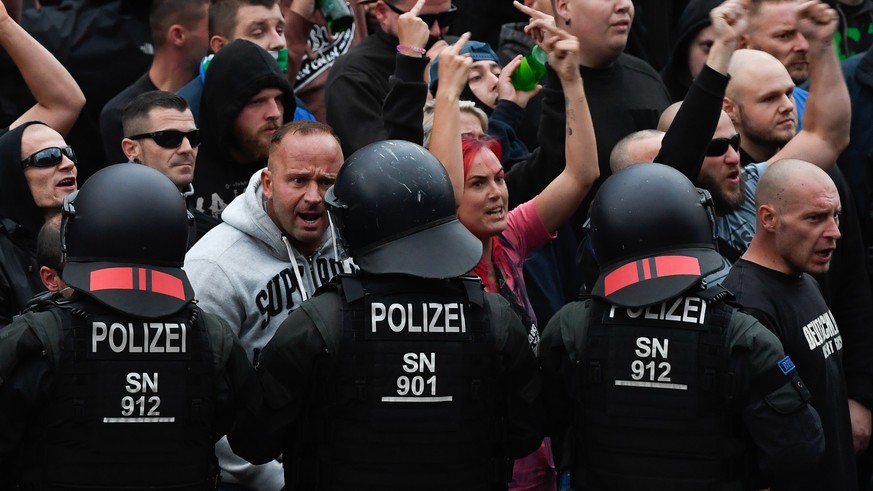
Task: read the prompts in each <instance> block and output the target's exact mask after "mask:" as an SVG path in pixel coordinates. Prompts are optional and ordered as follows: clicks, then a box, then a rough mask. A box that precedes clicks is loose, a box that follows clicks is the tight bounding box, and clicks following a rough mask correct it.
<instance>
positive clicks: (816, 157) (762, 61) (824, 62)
mask: <svg viewBox="0 0 873 491" xmlns="http://www.w3.org/2000/svg"><path fill="white" fill-rule="evenodd" d="M829 53H830V55H831V56H829V57H828V56H822V57H820V58H814V59H813V63H810V83H811V85H810V87H811V89H810V97H809V100H808V101H807V105H806V109H805V111H806V112H805V115H804V122H803V129H802V130H801V131H800V132H799V133H798V132H797V110H796V107H795V104H794V99H793V98H792V94H793V93H794V82H793V81H792V80H791V76H790V75H789V74H788V71H787V70H786V69H785V67H784V66H783V65H782V63H780V62H779V60H777V59H776V58H774V57H773V56H772V55H770V54H768V53H765V52H763V51H758V50H751V49H741V50H737V51H736V52H735V53H734V56H733V58H732V59H731V63H730V66H729V68H728V73H729V74H730V76H731V80H730V82H729V83H728V85H727V89H726V92H725V97H724V102H723V109H724V111H725V112H726V113H727V114H728V116H730V118H731V121H732V122H733V123H734V126H735V127H736V128H737V131H738V132H739V134H740V137H741V139H742V142H743V144H742V149H743V154H742V157H743V158H742V160H743V163H744V164H749V163H758V162H766V161H771V162H772V161H776V160H779V159H781V158H790V157H802V158H804V159H805V160H807V161H808V162H812V163H814V164H816V165H818V166H819V167H821V168H823V169H829V168H830V167H832V166H833V164H834V161H835V160H836V158H837V156H839V154H840V152H842V151H843V149H844V148H846V145H848V143H849V121H850V118H849V115H850V114H851V107H850V101H849V93H848V91H847V89H846V83H845V80H843V78H842V76H841V74H840V71H839V70H840V67H839V63H837V61H836V56H835V55H833V47H831V48H830V50H829ZM831 57H833V60H831V59H830V58H831ZM831 61H832V63H830V62H831ZM830 70H833V72H831V71H830ZM789 142H790V144H791V148H790V149H787V151H786V147H787V146H788V145H789Z"/></svg>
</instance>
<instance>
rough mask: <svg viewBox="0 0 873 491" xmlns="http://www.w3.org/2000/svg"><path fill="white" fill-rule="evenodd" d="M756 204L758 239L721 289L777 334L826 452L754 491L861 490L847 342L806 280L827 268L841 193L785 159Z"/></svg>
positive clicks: (765, 180) (808, 167) (815, 172)
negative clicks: (818, 418)
mask: <svg viewBox="0 0 873 491" xmlns="http://www.w3.org/2000/svg"><path fill="white" fill-rule="evenodd" d="M755 201H756V202H757V205H758V208H757V215H756V221H757V228H756V231H755V236H754V238H753V239H752V242H751V244H750V245H749V248H748V250H747V251H746V252H745V254H743V257H742V258H741V259H740V260H739V261H737V263H736V264H735V265H734V267H733V269H732V270H731V272H730V274H729V275H728V277H727V279H726V280H725V282H724V285H725V286H726V287H727V288H728V289H730V290H731V291H732V292H734V293H735V294H736V298H737V301H738V302H739V303H740V304H741V305H742V306H743V308H744V310H745V311H747V312H749V313H750V314H752V315H753V316H755V317H756V318H757V319H758V320H759V321H761V323H762V324H764V326H766V327H767V328H768V329H770V330H771V331H773V333H774V334H776V336H777V337H779V339H780V341H782V344H783V346H784V347H785V354H786V355H788V356H790V357H791V359H792V360H793V361H794V362H795V363H796V364H797V369H798V370H799V371H800V373H802V374H803V380H804V381H805V382H806V384H807V387H808V388H809V390H810V392H811V394H812V400H811V403H812V405H813V407H815V409H816V410H817V411H818V413H819V415H820V416H821V422H822V428H823V429H824V435H825V454H824V456H823V458H822V459H821V460H820V461H819V462H818V463H816V464H813V465H809V466H807V467H805V468H804V470H803V471H795V472H792V473H785V474H781V475H766V474H764V475H762V476H761V480H760V481H757V482H753V483H752V484H753V485H754V487H753V488H752V489H759V488H770V489H773V490H774V491H777V490H787V489H791V490H821V489H840V490H847V491H851V490H855V489H858V487H857V481H856V476H855V461H854V458H853V448H852V447H853V442H852V439H853V435H852V429H853V428H852V426H853V424H852V423H851V418H850V410H849V399H848V397H849V396H848V395H847V393H848V390H847V386H846V377H845V374H844V367H843V357H844V354H843V347H844V346H845V347H847V348H848V346H849V344H850V341H849V340H848V339H844V338H843V336H842V334H841V331H842V328H841V327H837V321H835V319H834V317H835V316H834V315H833V314H832V313H831V310H829V308H828V305H827V304H826V303H825V300H824V298H823V297H822V295H821V292H820V290H819V287H818V285H816V284H815V280H813V279H812V277H810V276H809V274H821V273H824V272H826V271H827V270H828V268H829V266H830V261H831V258H832V257H833V255H834V251H835V249H836V245H837V240H838V239H839V238H840V229H839V227H838V224H839V221H840V212H841V206H840V196H839V194H838V193H837V188H836V186H834V183H833V182H832V181H831V179H830V178H829V177H828V176H827V174H825V172H824V171H822V170H821V169H819V168H817V167H816V166H814V165H812V164H810V163H808V162H805V161H802V160H795V159H787V160H780V161H777V162H776V163H774V164H773V165H772V166H771V167H770V168H769V169H768V170H767V172H766V173H765V174H764V176H763V177H761V180H760V181H759V184H758V187H757V192H756V194H755Z"/></svg>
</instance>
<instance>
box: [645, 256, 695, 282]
mask: <svg viewBox="0 0 873 491" xmlns="http://www.w3.org/2000/svg"><path fill="white" fill-rule="evenodd" d="M655 268H656V269H657V276H658V277H660V276H676V275H695V276H700V261H698V260H697V258H696V257H692V256H658V257H656V258H655Z"/></svg>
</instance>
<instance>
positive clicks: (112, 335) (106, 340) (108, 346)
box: [90, 321, 188, 354]
mask: <svg viewBox="0 0 873 491" xmlns="http://www.w3.org/2000/svg"><path fill="white" fill-rule="evenodd" d="M187 351H188V326H186V325H185V323H184V322H180V323H163V322H136V323H134V322H127V323H122V322H99V321H94V322H92V323H91V350H90V352H91V353H94V354H98V353H100V354H111V353H118V354H131V353H186V352H187Z"/></svg>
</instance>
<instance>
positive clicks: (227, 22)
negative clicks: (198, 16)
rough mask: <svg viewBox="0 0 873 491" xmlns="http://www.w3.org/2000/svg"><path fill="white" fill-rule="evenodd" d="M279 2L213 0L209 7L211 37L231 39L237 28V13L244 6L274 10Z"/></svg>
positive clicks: (265, 0)
mask: <svg viewBox="0 0 873 491" xmlns="http://www.w3.org/2000/svg"><path fill="white" fill-rule="evenodd" d="M278 1H279V0H212V4H210V5H209V37H212V36H224V37H226V38H228V39H230V37H231V35H232V34H233V31H234V29H235V28H236V13H237V11H238V10H239V8H240V7H241V6H243V5H253V6H261V7H267V8H268V9H271V8H273V6H274V5H276V3H277V2H278Z"/></svg>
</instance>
